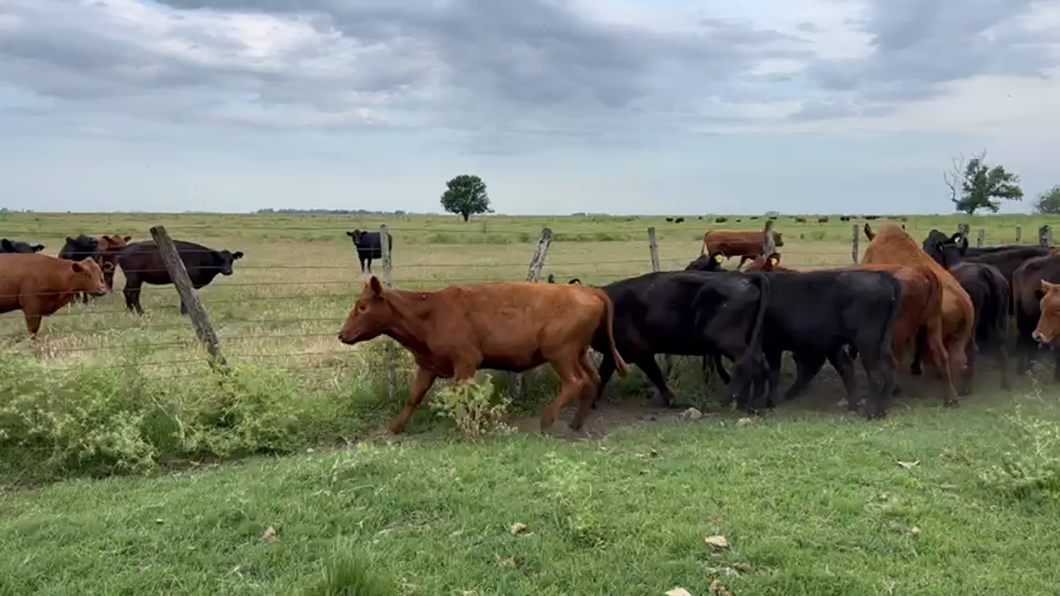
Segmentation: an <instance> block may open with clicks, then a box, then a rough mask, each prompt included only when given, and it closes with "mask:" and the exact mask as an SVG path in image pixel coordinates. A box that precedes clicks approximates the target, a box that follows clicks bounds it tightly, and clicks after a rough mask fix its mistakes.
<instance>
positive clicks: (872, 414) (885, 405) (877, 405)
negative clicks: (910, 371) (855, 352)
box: [848, 349, 894, 418]
mask: <svg viewBox="0 0 1060 596" xmlns="http://www.w3.org/2000/svg"><path fill="white" fill-rule="evenodd" d="M861 366H862V368H864V369H865V376H866V377H868V378H869V379H872V380H873V381H871V382H870V384H871V385H872V386H873V387H872V392H871V394H870V398H869V402H868V403H867V404H866V408H865V417H866V418H882V417H884V416H886V415H887V411H888V410H889V409H890V406H891V394H892V393H893V392H894V360H893V359H892V358H889V357H886V356H885V355H881V354H877V353H873V352H871V351H866V350H864V349H863V350H862V352H861ZM851 400H852V401H855V403H856V400H857V398H856V397H854V398H851ZM848 407H850V406H849V405H848ZM853 409H856V406H854V408H853Z"/></svg>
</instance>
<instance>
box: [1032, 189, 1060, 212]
mask: <svg viewBox="0 0 1060 596" xmlns="http://www.w3.org/2000/svg"><path fill="white" fill-rule="evenodd" d="M1034 212H1035V213H1038V214H1040V215H1060V184H1058V185H1056V186H1054V187H1052V188H1051V189H1049V190H1047V191H1045V192H1043V193H1042V194H1040V195H1038V200H1037V201H1035V202H1034Z"/></svg>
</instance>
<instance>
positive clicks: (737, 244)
mask: <svg viewBox="0 0 1060 596" xmlns="http://www.w3.org/2000/svg"><path fill="white" fill-rule="evenodd" d="M773 242H774V246H776V247H777V248H779V247H781V246H784V240H783V239H782V238H781V234H780V232H773ZM765 245H766V237H765V233H764V232H726V231H723V230H712V231H710V232H707V233H706V234H703V246H702V247H701V248H700V251H699V254H700V255H705V254H714V253H721V254H723V255H724V256H725V258H729V257H740V265H739V266H742V265H743V264H744V262H745V261H750V260H752V259H754V258H755V257H757V256H760V255H761V254H762V253H763V252H765Z"/></svg>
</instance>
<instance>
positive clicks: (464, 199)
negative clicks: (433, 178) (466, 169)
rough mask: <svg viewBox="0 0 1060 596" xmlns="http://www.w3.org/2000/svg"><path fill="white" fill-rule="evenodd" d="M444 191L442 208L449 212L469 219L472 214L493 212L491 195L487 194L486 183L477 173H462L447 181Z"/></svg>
mask: <svg viewBox="0 0 1060 596" xmlns="http://www.w3.org/2000/svg"><path fill="white" fill-rule="evenodd" d="M445 186H446V187H447V188H446V191H445V192H444V193H442V208H443V209H445V210H446V211H448V212H449V213H458V214H459V215H460V216H461V217H463V218H464V221H467V220H468V218H469V217H471V216H472V215H477V214H479V213H493V209H490V197H489V195H488V194H486V183H485V182H483V181H482V178H479V177H478V176H475V175H469V174H461V175H459V176H457V177H455V178H453V179H452V180H450V181H449V182H446V183H445Z"/></svg>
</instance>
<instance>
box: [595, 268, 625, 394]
mask: <svg viewBox="0 0 1060 596" xmlns="http://www.w3.org/2000/svg"><path fill="white" fill-rule="evenodd" d="M597 292H599V293H600V297H601V298H602V299H603V301H604V310H605V311H606V312H607V345H608V346H609V347H610V348H611V357H612V358H614V359H615V370H616V371H617V372H618V376H620V377H624V376H626V374H627V373H628V372H629V367H628V366H626V361H625V360H623V359H622V354H619V353H618V348H616V347H615V305H614V303H613V302H611V297H610V296H608V295H607V292H605V291H603V290H601V289H599V288H598V289H597Z"/></svg>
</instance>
